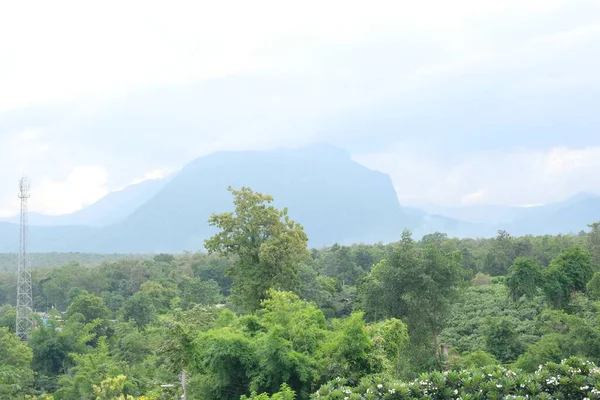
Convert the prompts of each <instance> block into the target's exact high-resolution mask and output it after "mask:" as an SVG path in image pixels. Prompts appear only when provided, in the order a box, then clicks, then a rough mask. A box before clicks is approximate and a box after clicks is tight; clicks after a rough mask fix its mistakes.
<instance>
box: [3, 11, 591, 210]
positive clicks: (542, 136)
mask: <svg viewBox="0 0 600 400" xmlns="http://www.w3.org/2000/svg"><path fill="white" fill-rule="evenodd" d="M598 71H600V1H598V0H539V1H538V0H498V1H494V0H487V1H481V0H453V1H446V0H439V1H432V0H431V1H427V0H425V1H423V0H421V1H412V0H411V1H399V0H395V1H386V2H383V1H368V2H367V1H364V0H363V1H348V0H344V1H331V0H330V1H309V0H303V1H300V2H289V1H281V0H278V1H259V0H255V1H239V2H229V1H205V2H204V1H193V2H187V3H184V2H177V1H170V2H158V3H153V2H149V1H140V2H134V1H127V2H122V1H118V2H117V1H115V2H112V1H102V2H81V1H73V2H64V1H54V2H47V1H40V2H38V3H35V5H34V4H33V3H32V2H17V1H14V2H8V1H7V2H3V3H2V5H0V160H2V168H0V182H1V186H0V216H6V215H10V214H13V213H15V212H16V211H17V202H16V200H17V199H16V188H17V183H18V177H19V175H20V174H21V172H24V173H26V174H27V175H28V176H29V177H30V178H31V180H32V182H33V194H34V198H33V199H32V209H33V210H36V211H42V212H46V213H66V212H70V211H74V210H77V209H79V208H81V207H83V206H85V205H86V204H89V203H91V202H93V201H95V200H97V199H99V198H100V197H102V196H103V195H105V194H106V193H107V192H108V191H111V190H116V189H119V188H122V187H124V186H126V185H128V184H131V183H132V182H137V181H140V180H143V179H147V178H155V177H160V176H162V175H164V174H167V173H169V172H171V171H175V170H177V169H178V168H180V167H181V166H183V165H184V164H185V163H186V162H188V161H190V160H192V159H194V158H196V157H199V156H202V155H205V154H207V153H210V152H213V151H216V150H243V149H270V148H276V147H293V146H302V145H306V144H309V143H313V142H317V141H318V142H329V143H333V144H335V145H338V146H339V147H343V148H345V149H347V150H348V151H349V152H350V154H351V155H352V156H353V158H354V159H355V160H357V161H359V162H361V163H363V164H365V165H367V166H369V167H371V168H374V169H378V170H381V171H384V172H386V173H389V174H390V175H391V177H392V179H393V181H394V184H395V186H396V190H397V192H398V196H399V198H400V201H401V202H402V203H404V204H410V205H419V204H425V203H432V204H445V205H460V204H479V203H481V204H486V203H490V204H507V205H524V204H540V203H547V202H552V201H557V200H561V199H563V198H565V197H568V196H570V195H573V194H575V193H577V192H582V191H586V192H595V193H600V73H599V72H598Z"/></svg>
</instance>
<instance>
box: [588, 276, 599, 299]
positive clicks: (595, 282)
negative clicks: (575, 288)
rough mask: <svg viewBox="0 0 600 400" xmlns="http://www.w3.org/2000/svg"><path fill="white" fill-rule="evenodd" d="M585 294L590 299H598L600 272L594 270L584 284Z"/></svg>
mask: <svg viewBox="0 0 600 400" xmlns="http://www.w3.org/2000/svg"><path fill="white" fill-rule="evenodd" d="M586 290H587V294H588V296H589V297H590V299H592V300H600V272H596V273H595V274H594V276H592V279H590V281H589V282H588V283H587V285H586Z"/></svg>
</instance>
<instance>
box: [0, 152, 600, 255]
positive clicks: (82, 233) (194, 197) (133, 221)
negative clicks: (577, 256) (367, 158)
mask: <svg viewBox="0 0 600 400" xmlns="http://www.w3.org/2000/svg"><path fill="white" fill-rule="evenodd" d="M228 186H232V187H234V188H240V187H242V186H248V187H250V188H252V189H253V190H255V191H259V192H262V193H266V194H270V195H272V196H273V197H274V199H275V202H274V203H275V205H276V206H278V207H287V208H288V210H289V215H290V216H291V218H293V219H294V220H296V221H298V222H299V223H301V224H302V225H303V226H304V228H305V230H306V232H307V234H308V237H309V245H310V246H312V247H321V246H326V245H332V244H334V243H340V244H351V243H359V242H362V243H374V242H390V241H395V240H398V239H399V238H400V235H401V232H402V230H403V229H404V228H408V229H410V230H411V231H412V232H413V234H414V236H415V237H416V238H418V237H421V236H422V235H424V234H428V233H433V232H436V231H439V232H446V233H447V234H448V235H449V236H458V237H485V236H487V237H489V236H494V235H495V234H496V231H497V230H498V229H505V230H507V231H509V232H510V233H511V234H513V235H523V234H556V233H577V232H579V231H580V230H582V229H586V226H587V224H589V223H591V222H594V221H598V220H600V197H598V196H595V195H590V194H581V195H577V196H574V197H572V198H570V199H568V200H566V201H564V202H560V203H555V204H550V205H546V206H540V207H501V206H473V207H460V208H454V209H452V208H446V211H447V213H446V212H444V210H440V209H439V208H438V209H437V210H434V209H431V208H428V210H427V211H423V210H419V209H415V208H408V207H402V206H401V205H400V204H399V202H398V197H397V194H396V192H395V190H394V186H393V185H392V182H391V179H390V177H389V176H388V175H386V174H384V173H381V172H378V171H373V170H370V169H368V168H366V167H364V166H362V165H361V164H358V163H356V162H354V161H353V160H352V159H351V158H350V156H349V155H348V154H347V153H346V152H345V151H343V150H340V149H338V148H336V147H333V146H329V145H314V146H310V147H306V148H302V149H295V150H275V151H243V152H219V153H214V154H211V155H208V156H206V157H202V158H199V159H197V160H195V161H193V162H191V163H190V164H188V165H186V166H185V167H184V168H183V169H182V170H181V171H180V172H178V173H177V174H174V175H173V176H171V177H169V178H167V179H162V180H156V181H146V182H143V183H141V184H137V185H132V186H130V187H127V188H125V189H123V190H122V191H119V192H114V193H111V194H109V195H108V196H106V197H105V198H103V199H101V200H100V201H98V202H97V203H95V204H93V205H91V206H89V207H87V208H85V209H83V210H81V211H79V212H76V213H73V214H70V215H64V216H40V215H32V216H31V223H32V226H31V228H30V229H31V234H30V246H31V251H35V252H51V251H57V252H59V251H60V252H68V251H77V252H97V253H129V254H131V253H157V252H181V251H185V250H189V251H197V250H203V246H204V239H206V238H208V237H209V236H211V235H212V234H213V233H214V232H215V231H214V228H211V227H210V226H209V225H208V219H209V217H210V215H212V214H213V213H220V212H225V211H231V210H232V197H231V194H230V193H229V192H228V191H227V187H228ZM436 211H437V212H436ZM40 225H44V226H40ZM46 225H47V226H46ZM50 225H51V226H50ZM18 230H19V227H18V225H17V224H14V223H8V222H0V252H16V251H18Z"/></svg>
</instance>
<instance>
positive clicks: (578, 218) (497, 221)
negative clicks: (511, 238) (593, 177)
mask: <svg viewBox="0 0 600 400" xmlns="http://www.w3.org/2000/svg"><path fill="white" fill-rule="evenodd" d="M424 209H425V211H427V212H428V213H436V214H441V215H444V216H446V217H449V218H452V219H453V220H454V221H456V220H462V221H468V223H467V222H465V223H463V224H462V225H461V229H465V228H466V231H467V232H472V229H476V230H479V229H481V230H482V231H483V232H487V231H489V230H490V229H493V230H498V229H503V230H506V231H508V232H510V233H511V234H512V235H543V234H558V233H563V234H568V233H578V232H580V231H581V230H585V229H586V228H587V225H588V224H590V223H592V222H595V221H600V196H598V195H595V194H592V193H579V194H576V195H574V196H572V197H569V198H568V199H566V200H564V201H560V202H556V203H550V204H546V205H541V206H532V207H507V206H494V205H473V206H461V207H436V206H425V207H424ZM468 235H469V236H475V235H474V234H473V233H471V234H468ZM459 236H460V235H459Z"/></svg>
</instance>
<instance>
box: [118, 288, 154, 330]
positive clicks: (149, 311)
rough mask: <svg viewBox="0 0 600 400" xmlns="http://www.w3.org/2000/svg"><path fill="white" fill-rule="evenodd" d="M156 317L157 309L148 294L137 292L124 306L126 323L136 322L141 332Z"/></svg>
mask: <svg viewBox="0 0 600 400" xmlns="http://www.w3.org/2000/svg"><path fill="white" fill-rule="evenodd" d="M155 315H156V308H155V307H154V304H152V298H151V297H150V295H149V294H148V293H147V292H137V293H136V294H134V295H133V296H131V297H130V298H129V299H127V301H126V302H125V304H124V305H123V318H124V319H125V321H134V322H135V325H136V326H137V327H138V328H139V329H140V330H144V329H145V328H146V326H148V324H150V323H151V322H152V321H153V320H154V317H155Z"/></svg>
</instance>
